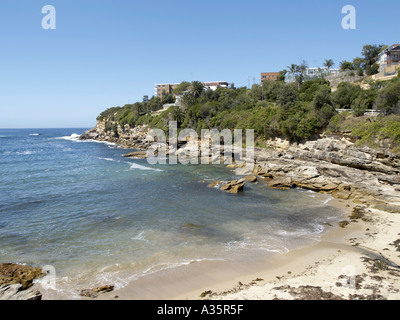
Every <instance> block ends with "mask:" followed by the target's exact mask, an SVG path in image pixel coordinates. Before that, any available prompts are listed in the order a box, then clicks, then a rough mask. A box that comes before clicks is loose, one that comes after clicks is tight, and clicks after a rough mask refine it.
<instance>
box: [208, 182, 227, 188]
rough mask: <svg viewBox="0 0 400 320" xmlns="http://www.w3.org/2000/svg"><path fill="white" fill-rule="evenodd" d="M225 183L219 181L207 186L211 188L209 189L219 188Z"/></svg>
mask: <svg viewBox="0 0 400 320" xmlns="http://www.w3.org/2000/svg"><path fill="white" fill-rule="evenodd" d="M223 183H224V182H223V181H221V180H217V181H214V182H211V183H209V184H208V185H207V187H209V188H219V187H220V186H222V185H223Z"/></svg>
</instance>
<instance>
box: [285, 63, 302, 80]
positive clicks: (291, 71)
mask: <svg viewBox="0 0 400 320" xmlns="http://www.w3.org/2000/svg"><path fill="white" fill-rule="evenodd" d="M286 68H288V69H289V71H288V73H289V74H290V75H292V76H293V77H294V76H295V75H296V73H297V72H298V70H299V66H298V65H297V64H293V63H292V64H291V65H290V66H287V67H286Z"/></svg>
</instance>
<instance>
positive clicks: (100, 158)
mask: <svg viewBox="0 0 400 320" xmlns="http://www.w3.org/2000/svg"><path fill="white" fill-rule="evenodd" d="M98 159H99V160H105V161H113V162H121V161H119V160H115V159H111V158H103V157H98Z"/></svg>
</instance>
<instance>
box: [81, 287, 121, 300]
mask: <svg viewBox="0 0 400 320" xmlns="http://www.w3.org/2000/svg"><path fill="white" fill-rule="evenodd" d="M113 290H114V286H113V285H105V286H101V287H97V288H94V289H84V290H82V291H81V292H80V295H81V296H82V297H87V298H97V297H98V295H100V294H103V293H106V292H111V291H113Z"/></svg>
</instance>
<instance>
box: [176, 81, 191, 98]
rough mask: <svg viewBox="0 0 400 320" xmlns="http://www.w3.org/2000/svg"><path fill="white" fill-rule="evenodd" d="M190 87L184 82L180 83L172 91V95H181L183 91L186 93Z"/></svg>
mask: <svg viewBox="0 0 400 320" xmlns="http://www.w3.org/2000/svg"><path fill="white" fill-rule="evenodd" d="M189 87H190V83H189V82H186V81H182V82H181V83H180V84H179V85H178V86H177V87H176V88H175V89H174V90H173V91H172V93H173V94H175V95H182V94H183V93H184V92H185V91H187V90H188V89H189Z"/></svg>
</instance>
